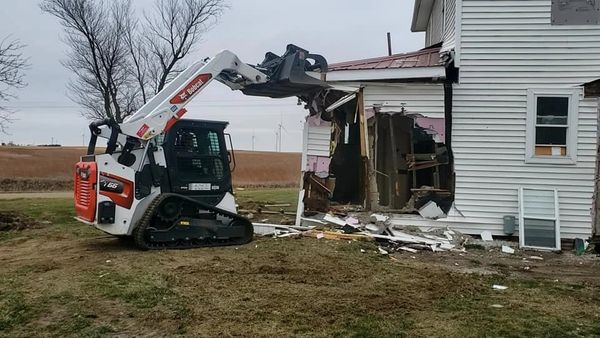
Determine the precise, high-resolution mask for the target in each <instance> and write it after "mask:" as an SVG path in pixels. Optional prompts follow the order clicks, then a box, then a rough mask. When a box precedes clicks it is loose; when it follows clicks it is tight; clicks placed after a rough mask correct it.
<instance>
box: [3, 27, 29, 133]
mask: <svg viewBox="0 0 600 338" xmlns="http://www.w3.org/2000/svg"><path fill="white" fill-rule="evenodd" d="M24 47H25V45H23V44H22V43H21V42H20V41H19V40H17V39H11V38H10V37H5V38H4V39H3V40H1V41H0V132H2V133H5V132H6V128H7V126H8V124H9V123H10V122H11V117H10V116H11V114H12V113H13V111H12V110H11V109H9V108H8V107H7V106H5V104H6V103H7V102H8V101H10V100H11V99H14V98H15V97H16V96H15V94H14V93H13V92H12V90H14V89H18V88H23V87H25V85H26V83H25V80H24V76H25V74H24V71H25V70H26V69H27V67H28V63H27V59H26V58H25V57H24V56H23V52H22V51H23V48H24Z"/></svg>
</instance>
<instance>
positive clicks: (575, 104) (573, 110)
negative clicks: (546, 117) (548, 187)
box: [525, 88, 582, 164]
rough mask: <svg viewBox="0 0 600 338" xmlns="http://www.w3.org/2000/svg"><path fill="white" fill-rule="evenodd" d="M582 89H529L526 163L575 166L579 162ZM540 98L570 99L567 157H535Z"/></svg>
mask: <svg viewBox="0 0 600 338" xmlns="http://www.w3.org/2000/svg"><path fill="white" fill-rule="evenodd" d="M581 93H582V92H581V89H580V88H579V89H577V88H576V89H571V88H565V89H528V90H527V131H526V135H525V163H536V164H537V163H539V164H575V163H576V162H577V129H578V116H579V99H580V95H581ZM538 96H557V97H568V98H569V113H568V114H569V115H568V116H569V119H568V126H567V155H566V156H536V155H535V124H536V114H537V109H536V107H537V100H536V98H537V97H538Z"/></svg>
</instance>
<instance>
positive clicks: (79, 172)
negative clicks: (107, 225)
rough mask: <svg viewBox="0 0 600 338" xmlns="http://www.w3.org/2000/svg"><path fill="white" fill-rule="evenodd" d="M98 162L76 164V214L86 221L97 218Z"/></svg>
mask: <svg viewBox="0 0 600 338" xmlns="http://www.w3.org/2000/svg"><path fill="white" fill-rule="evenodd" d="M96 171H97V166H96V162H78V163H77V164H75V179H74V182H75V189H74V191H75V212H76V214H77V217H79V218H81V219H82V220H84V221H88V222H93V221H94V219H95V218H96V181H97V179H98V177H97V175H96Z"/></svg>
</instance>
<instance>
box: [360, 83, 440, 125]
mask: <svg viewBox="0 0 600 338" xmlns="http://www.w3.org/2000/svg"><path fill="white" fill-rule="evenodd" d="M363 94H364V102H365V108H372V107H373V106H374V105H377V106H381V107H382V108H381V111H383V112H386V111H387V112H390V111H395V112H398V111H400V110H401V109H402V106H403V105H404V108H405V109H406V112H407V113H410V114H421V115H423V116H427V117H435V118H443V117H444V88H443V86H442V85H441V84H424V83H412V84H405V85H384V84H366V85H365V88H364V92H363Z"/></svg>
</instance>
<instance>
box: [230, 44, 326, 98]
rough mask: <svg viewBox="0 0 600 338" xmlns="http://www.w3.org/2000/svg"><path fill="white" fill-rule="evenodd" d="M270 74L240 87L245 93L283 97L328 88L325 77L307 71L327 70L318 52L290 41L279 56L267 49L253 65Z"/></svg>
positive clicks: (312, 92)
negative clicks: (263, 57)
mask: <svg viewBox="0 0 600 338" xmlns="http://www.w3.org/2000/svg"><path fill="white" fill-rule="evenodd" d="M253 67H254V68H256V69H258V70H260V71H261V72H263V73H265V74H267V75H268V76H269V81H267V82H266V83H260V84H251V85H248V86H246V87H244V88H243V89H242V92H243V93H244V94H246V95H252V96H267V97H272V98H283V97H291V96H302V97H306V96H311V95H313V94H315V93H317V92H319V91H320V90H323V89H327V88H329V85H327V83H325V82H324V81H321V80H319V79H317V78H314V77H312V76H310V75H308V74H306V72H315V73H326V72H327V61H326V60H325V58H324V57H323V56H321V55H318V54H310V53H309V52H308V51H307V50H304V49H302V48H300V47H298V46H295V45H292V44H289V45H288V46H287V50H286V52H285V54H283V55H282V56H278V55H276V54H274V53H271V52H268V53H267V54H266V55H265V59H264V60H263V62H262V63H260V64H259V65H256V66H253Z"/></svg>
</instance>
